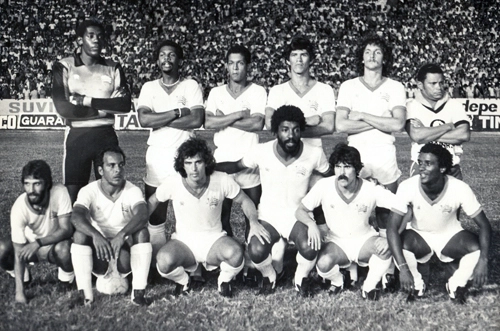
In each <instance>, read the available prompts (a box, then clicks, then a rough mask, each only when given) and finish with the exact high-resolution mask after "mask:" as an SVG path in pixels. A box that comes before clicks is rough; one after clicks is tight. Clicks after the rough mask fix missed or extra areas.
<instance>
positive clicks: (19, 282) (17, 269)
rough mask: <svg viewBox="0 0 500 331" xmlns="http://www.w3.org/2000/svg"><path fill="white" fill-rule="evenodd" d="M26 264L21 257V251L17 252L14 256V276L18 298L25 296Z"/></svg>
mask: <svg viewBox="0 0 500 331" xmlns="http://www.w3.org/2000/svg"><path fill="white" fill-rule="evenodd" d="M25 268H26V263H25V262H24V261H23V260H22V259H21V258H20V257H19V251H18V250H17V249H16V250H15V256H14V275H15V282H16V297H17V295H22V296H24V270H25Z"/></svg>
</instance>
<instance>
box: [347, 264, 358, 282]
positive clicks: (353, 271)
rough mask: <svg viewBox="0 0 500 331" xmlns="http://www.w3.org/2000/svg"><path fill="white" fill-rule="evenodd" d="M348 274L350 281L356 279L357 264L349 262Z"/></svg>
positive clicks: (355, 280)
mask: <svg viewBox="0 0 500 331" xmlns="http://www.w3.org/2000/svg"><path fill="white" fill-rule="evenodd" d="M349 274H350V275H351V282H357V281H358V265H357V264H356V263H351V265H350V266H349Z"/></svg>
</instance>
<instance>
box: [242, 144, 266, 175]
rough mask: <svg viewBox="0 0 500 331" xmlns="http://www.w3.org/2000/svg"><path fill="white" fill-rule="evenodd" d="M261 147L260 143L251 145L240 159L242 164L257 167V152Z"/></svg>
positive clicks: (258, 152)
mask: <svg viewBox="0 0 500 331" xmlns="http://www.w3.org/2000/svg"><path fill="white" fill-rule="evenodd" d="M261 149H262V145H261V144H259V145H257V146H254V147H252V148H251V149H250V150H249V151H248V153H246V154H245V156H244V157H243V159H242V162H243V164H244V165H245V167H247V168H252V169H254V168H257V167H258V166H259V163H258V160H259V154H260V151H261Z"/></svg>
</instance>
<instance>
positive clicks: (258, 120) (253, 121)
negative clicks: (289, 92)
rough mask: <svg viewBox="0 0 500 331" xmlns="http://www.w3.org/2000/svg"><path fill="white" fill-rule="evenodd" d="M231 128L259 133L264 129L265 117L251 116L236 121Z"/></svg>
mask: <svg viewBox="0 0 500 331" xmlns="http://www.w3.org/2000/svg"><path fill="white" fill-rule="evenodd" d="M231 127H233V128H236V129H240V130H243V131H247V132H257V131H261V130H262V129H263V128H264V117H262V116H251V117H246V118H242V119H239V120H237V121H235V122H234V123H233V124H232V125H231Z"/></svg>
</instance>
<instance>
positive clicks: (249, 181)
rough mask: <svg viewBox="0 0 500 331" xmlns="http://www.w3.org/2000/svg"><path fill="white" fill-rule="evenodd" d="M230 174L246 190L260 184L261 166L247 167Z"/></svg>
mask: <svg viewBox="0 0 500 331" xmlns="http://www.w3.org/2000/svg"><path fill="white" fill-rule="evenodd" d="M230 176H231V177H233V179H234V180H235V181H236V183H237V184H238V185H239V186H240V187H241V188H242V189H244V190H245V189H249V188H252V187H256V186H259V185H260V175H259V168H246V169H243V170H241V171H240V172H237V173H235V174H232V175H230Z"/></svg>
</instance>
